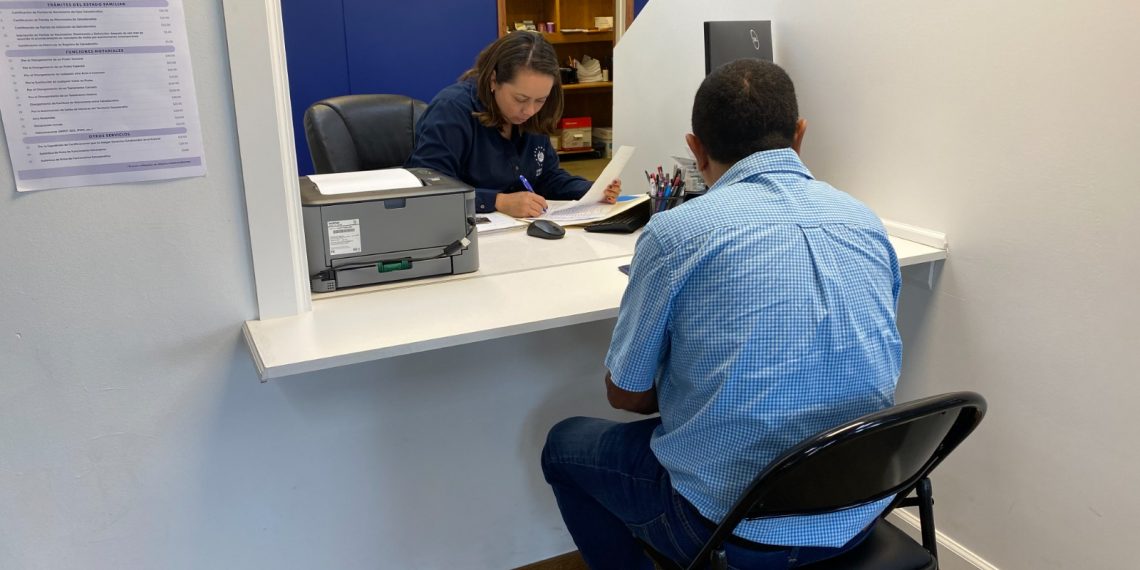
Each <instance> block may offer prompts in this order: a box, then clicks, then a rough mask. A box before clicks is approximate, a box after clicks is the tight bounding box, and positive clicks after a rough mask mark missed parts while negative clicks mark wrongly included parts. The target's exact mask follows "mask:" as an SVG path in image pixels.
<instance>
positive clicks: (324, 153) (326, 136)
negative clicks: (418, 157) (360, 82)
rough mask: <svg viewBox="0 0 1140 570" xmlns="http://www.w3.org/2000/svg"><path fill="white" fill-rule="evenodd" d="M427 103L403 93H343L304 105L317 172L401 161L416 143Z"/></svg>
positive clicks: (389, 165)
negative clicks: (418, 125) (421, 117)
mask: <svg viewBox="0 0 1140 570" xmlns="http://www.w3.org/2000/svg"><path fill="white" fill-rule="evenodd" d="M426 108H427V103H424V102H423V101H420V100H418V99H413V98H411V97H406V96H404V95H343V96H340V97H331V98H329V99H323V100H321V101H317V102H316V103H313V104H312V105H311V106H309V108H308V109H306V110H305V140H306V141H307V142H308V143H309V154H310V155H312V157H313V168H314V170H315V171H316V173H317V174H328V173H333V172H355V171H358V170H375V169H377V168H393V167H397V166H402V165H403V164H404V161H405V160H407V159H408V156H410V155H411V154H412V150H413V149H414V148H415V132H416V131H415V128H416V122H417V121H419V119H420V116H421V115H423V112H424V109H426Z"/></svg>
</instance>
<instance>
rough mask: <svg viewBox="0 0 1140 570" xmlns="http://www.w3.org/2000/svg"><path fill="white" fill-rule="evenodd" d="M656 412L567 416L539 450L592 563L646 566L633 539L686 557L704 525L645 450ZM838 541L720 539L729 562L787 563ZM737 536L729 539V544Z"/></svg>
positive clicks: (806, 559)
mask: <svg viewBox="0 0 1140 570" xmlns="http://www.w3.org/2000/svg"><path fill="white" fill-rule="evenodd" d="M660 424H661V419H660V418H653V419H647V420H642V421H637V422H632V423H618V422H612V421H608V420H601V419H596V418H581V417H578V418H570V419H568V420H564V421H562V422H560V423H558V424H557V425H555V426H554V427H553V428H551V429H550V433H549V434H548V435H547V437H546V447H545V448H544V449H543V450H542V471H543V473H544V474H545V476H546V481H547V482H548V483H550V486H551V487H553V489H554V497H555V499H556V500H557V501H558V508H559V510H560V511H562V520H563V521H565V522H566V528H567V529H568V530H569V531H570V536H571V537H573V538H574V544H576V545H577V546H578V551H579V552H580V553H581V554H582V558H584V559H585V560H586V563H587V564H588V565H589V566H590V568H592V569H593V570H604V569H607V568H613V569H615V570H640V569H644V570H653V563H652V562H651V561H650V560H649V558H648V557H647V556H646V555H645V553H644V552H643V551H642V548H641V545H640V544H639V543H638V542H637V540H636V539H641V540H643V541H645V542H646V543H648V544H650V545H652V546H653V548H654V549H656V550H657V551H658V552H660V553H662V554H664V555H665V556H667V557H669V558H670V559H672V560H674V561H676V562H679V563H681V564H682V565H686V564H688V563H689V562H690V561H691V560H692V558H693V557H694V556H696V554H697V552H699V551H700V548H701V545H702V544H704V542H705V540H707V539H708V537H709V536H711V535H712V529H711V528H709V527H708V526H706V525H707V524H708V522H707V521H705V520H704V519H703V518H702V517H701V516H700V514H699V513H698V512H697V511H696V509H694V508H693V507H692V506H691V505H689V503H688V502H687V501H686V500H685V499H684V497H682V496H681V495H679V494H678V493H677V492H676V491H674V490H673V486H672V485H671V484H670V482H669V473H668V472H666V471H665V468H663V467H662V466H661V464H660V463H658V461H657V457H656V456H654V455H653V452H652V451H651V450H650V449H649V438H650V435H652V434H653V430H654V429H655V428H656V427H657V426H658V425H660ZM865 534H866V532H864V533H861V534H860V536H858V537H856V539H853V540H852V541H851V543H849V544H848V545H845V546H844V547H842V548H813V547H762V548H763V549H757V548H753V547H749V546H748V545H747V544H745V543H744V541H740V540H738V539H734V541H730V542H726V543H725V545H724V546H725V552H726V553H727V554H728V561H729V565H730V567H732V568H749V569H752V568H760V569H768V568H795V567H796V566H801V565H804V564H808V563H811V562H817V561H819V560H823V559H825V558H830V557H832V556H835V555H837V554H839V553H841V552H843V551H844V550H846V549H847V548H850V547H851V546H854V545H855V544H858V542H859V541H861V539H862V538H863V536H864V535H865ZM734 542H737V543H734Z"/></svg>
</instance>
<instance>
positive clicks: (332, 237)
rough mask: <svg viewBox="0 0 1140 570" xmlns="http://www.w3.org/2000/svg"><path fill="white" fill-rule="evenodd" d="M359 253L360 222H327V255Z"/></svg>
mask: <svg viewBox="0 0 1140 570" xmlns="http://www.w3.org/2000/svg"><path fill="white" fill-rule="evenodd" d="M349 253H360V220H358V219H357V220H331V221H329V255H345V254H349Z"/></svg>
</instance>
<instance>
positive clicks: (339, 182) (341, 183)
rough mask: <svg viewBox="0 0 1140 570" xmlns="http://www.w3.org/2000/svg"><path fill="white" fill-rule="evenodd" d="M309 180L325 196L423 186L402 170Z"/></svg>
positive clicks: (319, 175)
mask: <svg viewBox="0 0 1140 570" xmlns="http://www.w3.org/2000/svg"><path fill="white" fill-rule="evenodd" d="M309 180H311V181H312V182H313V184H316V185H317V190H319V191H320V193H321V194H324V195H325V196H334V195H337V194H352V193H354V192H371V191H374V190H396V189H399V188H418V187H420V186H423V183H422V182H420V179H419V178H416V175H415V174H412V173H411V172H409V171H407V170H404V169H403V168H386V169H384V170H362V171H360V172H338V173H336V174H313V175H311V176H309Z"/></svg>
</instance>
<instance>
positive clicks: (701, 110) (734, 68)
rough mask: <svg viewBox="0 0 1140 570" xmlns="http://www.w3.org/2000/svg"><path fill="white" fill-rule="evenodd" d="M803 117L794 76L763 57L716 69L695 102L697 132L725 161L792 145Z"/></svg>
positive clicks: (713, 153) (711, 152)
mask: <svg viewBox="0 0 1140 570" xmlns="http://www.w3.org/2000/svg"><path fill="white" fill-rule="evenodd" d="M798 120H799V109H798V108H797V106H796V89H795V87H794V86H793V85H792V79H791V78H790V77H788V74H787V73H785V72H784V70H783V69H781V68H780V66H778V65H776V64H774V63H772V62H768V61H763V60H759V59H738V60H736V61H733V62H731V63H726V64H724V65H722V66H720V67H718V68H716V69H715V70H713V72H712V73H710V74H709V76H708V77H706V78H705V80H704V82H702V83H701V88H700V89H698V90H697V97H696V99H695V100H694V101H693V134H694V135H696V136H697V138H698V139H700V140H701V143H702V144H704V146H705V150H706V151H707V152H708V154H709V157H710V158H712V159H713V160H715V161H717V162H720V163H722V164H729V165H732V164H736V163H737V162H739V161H740V160H741V159H743V158H745V157H747V156H749V155H751V154H753V153H756V152H760V151H764V150H773V149H777V148H787V147H790V146H792V141H793V140H794V139H795V135H796V122H797V121H798Z"/></svg>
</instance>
